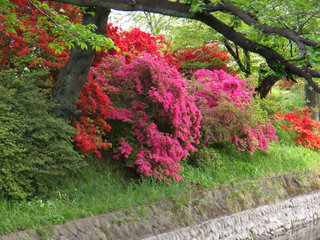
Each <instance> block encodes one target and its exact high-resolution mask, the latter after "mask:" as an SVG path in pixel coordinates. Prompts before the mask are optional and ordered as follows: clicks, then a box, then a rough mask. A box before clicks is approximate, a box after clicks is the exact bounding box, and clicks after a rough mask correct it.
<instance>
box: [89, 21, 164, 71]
mask: <svg viewBox="0 0 320 240" xmlns="http://www.w3.org/2000/svg"><path fill="white" fill-rule="evenodd" d="M106 31H107V37H108V38H111V39H112V41H113V42H114V44H115V45H116V46H117V47H118V48H119V50H116V49H111V50H109V51H108V53H105V52H104V51H100V52H98V53H97V54H96V56H95V60H94V64H93V65H94V66H97V65H98V64H99V63H100V61H101V59H102V58H104V57H106V56H107V55H110V54H111V55H120V56H125V59H126V61H127V62H131V61H132V60H133V58H134V57H136V56H139V55H142V54H144V53H149V54H152V55H155V56H159V57H160V56H161V50H162V49H163V47H164V46H166V45H168V43H167V42H166V41H165V40H164V36H162V35H158V36H153V35H152V34H150V33H146V32H143V31H141V30H140V29H138V28H133V29H131V30H129V31H126V30H122V29H121V28H119V27H117V26H114V25H112V24H111V23H109V24H108V25H107V28H106Z"/></svg>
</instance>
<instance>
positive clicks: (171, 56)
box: [165, 43, 234, 77]
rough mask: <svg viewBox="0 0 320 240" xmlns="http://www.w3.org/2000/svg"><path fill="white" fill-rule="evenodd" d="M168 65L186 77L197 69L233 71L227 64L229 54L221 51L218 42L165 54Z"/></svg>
mask: <svg viewBox="0 0 320 240" xmlns="http://www.w3.org/2000/svg"><path fill="white" fill-rule="evenodd" d="M165 57H166V59H167V61H168V62H169V64H170V65H173V66H175V67H176V68H177V69H178V71H179V72H180V73H181V74H183V75H184V76H186V77H190V76H192V74H193V73H194V72H196V71H197V70H199V69H208V70H211V71H214V70H225V71H227V72H230V73H233V72H234V71H233V70H232V69H231V68H229V67H228V66H227V65H228V63H229V61H230V56H229V55H228V54H227V53H226V52H224V51H222V50H221V49H220V47H219V45H218V44H216V43H210V44H205V45H203V46H200V47H193V48H192V47H184V48H180V49H177V50H174V51H171V52H170V51H169V52H168V53H167V54H166V56H165Z"/></svg>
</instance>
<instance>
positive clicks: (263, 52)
mask: <svg viewBox="0 0 320 240" xmlns="http://www.w3.org/2000/svg"><path fill="white" fill-rule="evenodd" d="M55 1H56V2H62V3H69V4H74V5H79V6H94V7H103V8H112V9H117V10H124V11H147V12H154V13H160V14H163V15H168V16H174V17H183V18H189V19H196V20H199V21H201V22H203V23H205V24H207V25H208V26H210V27H211V28H212V29H214V30H216V31H217V32H219V33H221V34H222V35H223V36H224V37H226V38H227V39H229V40H230V41H232V42H234V43H235V44H236V45H238V46H240V47H241V48H243V49H244V50H246V51H250V52H253V53H257V54H259V55H260V56H262V57H263V58H265V59H266V62H267V64H268V66H269V67H270V68H271V69H273V70H274V71H276V72H278V71H279V65H281V66H283V68H282V69H281V70H284V71H286V72H288V73H291V74H296V75H298V76H300V77H303V78H305V79H306V80H307V81H308V83H309V84H310V85H311V86H312V87H313V88H314V89H315V90H316V91H317V92H319V93H320V87H319V86H318V85H317V84H316V83H315V82H314V81H313V79H312V78H313V77H317V78H319V77H320V72H318V71H315V70H312V69H310V68H308V67H307V66H306V67H304V68H301V67H298V66H295V65H294V64H292V63H290V62H289V61H288V60H287V59H285V57H284V56H282V55H281V54H279V53H278V52H276V51H275V50H273V49H271V48H270V47H267V46H265V45H262V44H260V43H258V42H255V41H252V40H250V39H247V38H246V37H244V35H242V34H241V33H239V32H237V31H235V30H234V29H233V28H231V27H229V26H228V25H226V24H225V23H224V22H222V21H220V20H219V19H217V18H215V17H214V16H213V15H212V14H210V13H208V12H201V13H199V12H198V13H195V12H191V11H190V5H189V4H183V3H179V2H172V1H169V0H136V1H135V2H134V4H133V2H132V1H131V0H55ZM205 7H206V8H207V9H208V11H229V12H231V13H232V14H234V15H236V16H238V17H240V18H241V19H242V20H243V21H244V22H246V23H247V24H249V25H255V26H256V27H257V28H260V29H261V30H262V31H264V32H265V33H277V34H279V35H280V36H283V37H285V38H287V39H291V40H292V41H294V42H296V44H297V45H298V47H299V49H300V52H301V54H302V56H304V55H305V51H306V48H305V45H309V46H313V47H318V46H319V44H318V43H316V42H313V41H311V40H309V39H304V38H301V37H300V36H298V35H297V33H296V32H294V31H292V30H287V29H283V28H277V27H270V26H267V25H265V24H261V23H260V22H259V21H257V20H255V19H254V18H253V17H251V16H250V15H249V14H248V13H246V12H244V11H242V10H241V9H239V8H237V7H236V6H234V5H232V4H229V3H222V4H218V5H217V6H214V5H210V4H207V5H205Z"/></svg>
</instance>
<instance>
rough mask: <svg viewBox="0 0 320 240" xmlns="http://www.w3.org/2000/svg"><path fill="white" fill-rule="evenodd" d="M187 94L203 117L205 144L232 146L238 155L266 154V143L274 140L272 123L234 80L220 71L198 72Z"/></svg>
mask: <svg viewBox="0 0 320 240" xmlns="http://www.w3.org/2000/svg"><path fill="white" fill-rule="evenodd" d="M190 93H191V94H192V95H193V96H194V97H195V103H196V105H197V107H198V108H199V109H200V110H201V113H202V116H203V120H202V122H201V132H202V137H203V139H204V140H205V143H207V144H210V143H218V144H224V143H235V144H236V145H237V146H238V149H239V150H240V151H245V150H248V151H250V152H251V153H253V152H254V151H255V150H257V149H263V148H264V149H266V150H267V149H268V141H270V142H272V141H276V140H277V136H275V134H274V133H275V128H274V127H273V126H272V123H271V121H270V120H265V118H266V116H265V115H264V116H263V113H262V110H261V109H260V107H259V105H258V104H256V103H255V102H254V101H252V95H253V93H254V91H253V90H252V89H249V88H248V87H247V84H246V82H245V81H244V80H241V79H239V78H238V77H237V76H232V75H230V74H228V73H226V72H224V71H223V70H215V71H210V70H205V69H201V70H198V71H197V72H195V73H194V80H193V82H192V83H191V88H190ZM259 109H260V110H259ZM267 119H268V118H267Z"/></svg>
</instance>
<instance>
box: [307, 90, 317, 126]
mask: <svg viewBox="0 0 320 240" xmlns="http://www.w3.org/2000/svg"><path fill="white" fill-rule="evenodd" d="M304 90H305V95H306V101H307V103H306V105H307V106H308V108H309V109H310V112H311V116H310V118H312V119H313V120H316V121H319V94H318V93H317V92H316V91H315V90H314V89H312V88H311V87H310V85H309V84H306V85H305V86H304Z"/></svg>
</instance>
